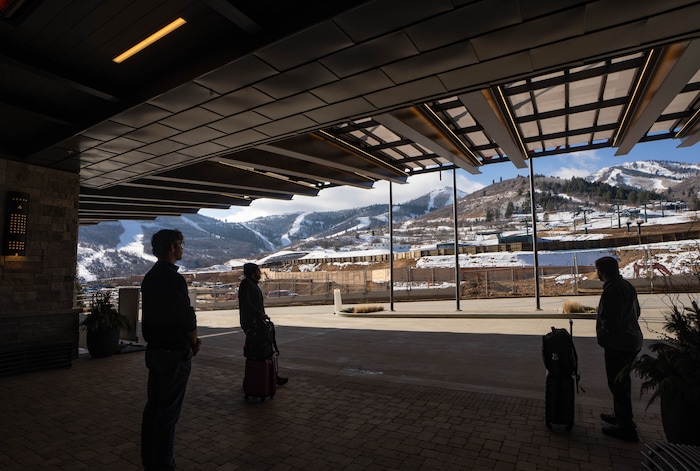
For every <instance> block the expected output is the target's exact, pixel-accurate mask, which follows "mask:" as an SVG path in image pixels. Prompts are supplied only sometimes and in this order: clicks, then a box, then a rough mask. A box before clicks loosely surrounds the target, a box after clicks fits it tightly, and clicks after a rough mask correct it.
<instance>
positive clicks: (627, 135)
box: [613, 39, 700, 156]
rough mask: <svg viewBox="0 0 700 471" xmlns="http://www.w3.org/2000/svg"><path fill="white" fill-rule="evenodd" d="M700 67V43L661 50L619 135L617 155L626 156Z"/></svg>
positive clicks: (693, 42) (673, 46)
mask: <svg viewBox="0 0 700 471" xmlns="http://www.w3.org/2000/svg"><path fill="white" fill-rule="evenodd" d="M698 68H700V40H699V39H696V40H694V41H691V42H686V43H679V44H673V45H671V46H668V47H665V48H664V49H663V50H662V51H661V56H660V58H659V61H658V63H657V64H656V65H655V67H654V69H653V71H652V72H651V76H650V78H649V80H648V81H647V82H646V86H645V87H644V90H643V91H641V92H640V95H639V101H638V102H637V106H636V108H635V109H634V110H633V111H630V112H631V113H632V114H631V115H630V117H629V120H628V124H627V126H626V127H625V128H621V130H620V132H619V134H618V136H616V139H615V143H613V146H614V147H617V148H618V150H617V152H615V155H616V156H617V155H627V154H628V153H629V152H630V151H631V150H632V148H633V147H634V146H635V144H637V143H638V142H639V141H640V140H641V139H642V137H644V135H645V134H646V133H647V132H648V131H649V129H650V128H651V126H652V125H653V124H654V122H656V120H657V119H658V117H659V116H660V115H661V113H663V111H664V110H665V109H666V107H667V106H668V105H669V104H670V103H671V102H672V101H673V99H674V98H676V96H677V95H678V94H679V93H680V92H681V90H683V87H685V86H686V85H687V84H688V82H689V81H690V79H692V78H693V76H694V75H695V74H696V73H697V71H698Z"/></svg>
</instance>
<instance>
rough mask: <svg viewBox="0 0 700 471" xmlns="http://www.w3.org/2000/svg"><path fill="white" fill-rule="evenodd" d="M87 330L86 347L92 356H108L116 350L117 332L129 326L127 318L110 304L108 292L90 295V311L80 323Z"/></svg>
mask: <svg viewBox="0 0 700 471" xmlns="http://www.w3.org/2000/svg"><path fill="white" fill-rule="evenodd" d="M80 325H81V328H82V329H83V330H85V331H87V348H88V352H90V356H91V357H93V358H101V357H108V356H111V355H112V354H114V352H116V351H117V346H118V345H119V332H120V331H121V330H122V329H128V328H129V320H128V319H127V317H126V316H124V315H122V314H120V313H119V311H118V310H117V309H116V308H115V307H114V304H112V300H111V299H110V296H109V293H95V294H94V295H93V296H92V304H91V306H90V312H89V313H88V315H87V316H86V317H85V319H84V320H83V321H82V322H81V323H80Z"/></svg>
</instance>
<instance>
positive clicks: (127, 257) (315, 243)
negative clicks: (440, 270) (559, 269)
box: [78, 161, 700, 281]
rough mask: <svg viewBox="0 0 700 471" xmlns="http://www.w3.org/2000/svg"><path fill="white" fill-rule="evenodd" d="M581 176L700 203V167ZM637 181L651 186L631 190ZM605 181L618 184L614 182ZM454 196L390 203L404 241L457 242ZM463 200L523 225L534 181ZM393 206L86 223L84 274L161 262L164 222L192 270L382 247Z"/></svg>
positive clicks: (471, 213) (124, 271)
mask: <svg viewBox="0 0 700 471" xmlns="http://www.w3.org/2000/svg"><path fill="white" fill-rule="evenodd" d="M645 172H646V173H645ZM644 175H646V177H644ZM613 176H614V177H613ZM535 179H536V184H537V186H536V187H537V188H540V189H539V190H538V194H537V200H536V201H537V204H538V207H539V208H540V209H541V210H542V211H547V210H550V211H552V210H558V209H562V210H569V211H580V207H581V206H582V205H583V201H585V200H586V199H588V200H591V201H588V203H591V202H595V203H596V204H606V203H607V204H609V203H610V201H607V202H606V201H605V199H606V197H605V196H602V197H596V198H591V197H588V195H585V194H582V195H579V196H580V198H577V195H575V194H574V195H561V194H556V192H553V191H552V190H551V189H556V188H559V187H563V186H565V185H567V184H568V186H569V187H571V186H576V185H571V184H569V183H570V182H572V181H573V180H574V179H572V180H568V179H560V178H555V177H545V176H541V175H536V176H535ZM580 180H581V179H580ZM583 180H585V181H587V182H589V184H591V185H597V186H596V188H598V191H599V192H600V191H601V190H600V188H603V189H606V191H608V192H611V191H612V190H610V189H609V188H608V187H610V188H613V187H617V190H616V191H618V192H620V191H623V188H625V189H626V190H624V191H626V192H627V193H621V194H624V195H630V194H633V195H636V193H635V190H634V188H639V189H640V190H641V191H642V192H647V191H648V190H647V188H650V187H653V188H655V189H656V190H655V191H654V194H656V195H661V194H663V193H664V192H665V193H669V192H671V191H672V189H673V188H674V187H678V188H683V190H682V193H683V195H684V197H685V198H686V201H687V202H688V203H690V202H691V201H693V199H694V201H697V196H698V195H697V193H696V192H695V188H700V165H697V164H683V163H678V162H669V161H641V162H632V163H627V164H622V165H615V166H610V167H605V168H602V169H600V170H598V171H597V172H595V173H593V174H591V175H589V176H588V177H586V179H583ZM583 180H582V181H583ZM639 180H642V181H644V183H645V185H641V186H638V187H635V186H634V185H635V184H636V183H637V182H638V181H639ZM651 180H653V181H651ZM609 182H612V183H614V184H615V185H612V186H611V185H610V183H609ZM601 185H606V186H603V187H601ZM642 187H643V188H642ZM645 194H646V193H645ZM452 197H453V191H452V188H449V187H443V188H439V189H436V190H433V191H431V192H429V193H426V194H425V195H422V196H420V197H418V198H415V199H413V200H410V201H406V202H404V203H400V204H394V210H393V217H394V223H395V237H396V239H397V240H398V245H401V244H404V245H421V244H426V243H428V242H432V243H433V244H434V243H436V241H440V240H449V239H452V238H453V236H452V234H451V232H452V231H451V230H450V229H449V227H450V226H451V225H452V218H453V208H452ZM627 197H628V198H629V196H627ZM635 197H636V196H635ZM458 200H459V204H458V218H459V220H460V226H463V227H467V228H469V230H475V231H479V230H482V231H488V230H494V229H495V230H500V231H507V230H512V229H513V228H514V227H516V226H517V225H518V224H515V223H514V222H517V220H521V221H522V220H527V218H528V215H529V212H530V207H529V206H530V203H529V179H528V178H526V177H516V178H513V179H508V180H503V181H499V182H493V183H492V184H491V185H489V186H487V187H484V188H482V189H480V190H477V191H475V192H472V193H470V194H467V193H465V192H462V191H458ZM698 204H700V202H698ZM388 209H389V208H388V204H376V205H370V206H365V207H361V208H352V209H344V210H338V211H327V212H301V211H300V212H293V213H287V214H281V215H271V216H264V217H259V218H255V219H253V220H250V221H246V222H225V221H222V220H218V219H214V218H209V217H207V216H203V215H199V214H190V215H183V216H179V217H159V218H157V219H156V220H154V221H118V222H105V223H101V224H98V225H96V226H84V227H81V228H80V231H79V243H78V277H79V278H82V279H84V280H88V281H89V280H94V279H102V278H111V277H121V276H130V275H142V274H144V273H145V272H146V271H147V270H148V269H149V268H150V266H151V265H152V263H153V262H154V261H155V258H154V257H153V255H151V254H150V250H149V249H148V245H149V244H148V241H149V240H150V236H151V235H152V234H153V233H154V232H156V231H157V230H159V229H161V228H165V227H172V228H176V229H179V230H181V231H182V232H183V234H184V236H185V240H186V241H187V242H186V243H187V250H186V252H185V257H184V258H183V260H182V261H181V264H182V265H183V267H184V268H186V269H191V270H194V269H201V268H205V267H210V266H213V265H220V264H223V263H226V262H228V261H230V260H233V259H243V260H245V259H258V258H259V257H260V256H262V255H264V254H266V253H270V252H275V251H278V250H281V249H286V250H301V251H303V250H311V249H315V248H322V249H331V248H332V249H336V250H342V248H343V247H358V246H363V247H376V246H381V244H382V243H383V241H384V242H385V240H386V237H385V233H386V232H387V230H388V229H387V224H388V220H389V214H388ZM509 221H510V222H509ZM520 225H522V224H520ZM460 237H461V236H460Z"/></svg>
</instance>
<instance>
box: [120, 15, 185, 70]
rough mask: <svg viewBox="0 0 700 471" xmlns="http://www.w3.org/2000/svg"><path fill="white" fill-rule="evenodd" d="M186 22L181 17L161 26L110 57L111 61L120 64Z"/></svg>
mask: <svg viewBox="0 0 700 471" xmlns="http://www.w3.org/2000/svg"><path fill="white" fill-rule="evenodd" d="M185 23H187V21H185V20H184V19H183V18H178V19H177V20H175V21H173V22H172V23H170V24H169V25H167V26H165V27H163V28H161V29H160V30H158V31H156V32H155V33H153V34H152V35H150V36H149V37H147V38H146V39H144V40H143V41H141V42H140V43H138V44H136V45H135V46H133V47H131V48H129V49H128V50H126V51H124V52H122V53H121V54H119V55H118V56H117V57H115V58H114V59H112V61H113V62H116V63H117V64H121V63H122V62H124V61H125V60H127V59H128V58H129V57H131V56H133V55H134V54H137V53H139V52H141V51H142V50H144V49H146V48H147V47H148V46H150V45H151V44H153V43H154V42H156V41H158V40H159V39H162V38H163V37H164V36H166V35H168V34H170V33H172V32H173V31H175V30H176V29H178V28H179V27H180V26H182V25H184V24H185Z"/></svg>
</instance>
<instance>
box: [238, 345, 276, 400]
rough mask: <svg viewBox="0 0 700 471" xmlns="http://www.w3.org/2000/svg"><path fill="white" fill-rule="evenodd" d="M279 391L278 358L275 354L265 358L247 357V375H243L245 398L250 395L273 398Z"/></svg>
mask: <svg viewBox="0 0 700 471" xmlns="http://www.w3.org/2000/svg"><path fill="white" fill-rule="evenodd" d="M276 391H277V359H276V357H275V356H272V357H271V358H267V359H265V360H251V359H249V358H246V361H245V376H244V377H243V392H244V394H245V400H246V401H247V400H248V398H249V397H257V398H260V402H262V401H264V400H265V398H266V397H269V398H270V399H272V398H273V397H275V392H276Z"/></svg>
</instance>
